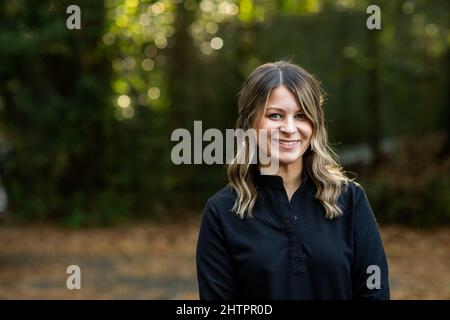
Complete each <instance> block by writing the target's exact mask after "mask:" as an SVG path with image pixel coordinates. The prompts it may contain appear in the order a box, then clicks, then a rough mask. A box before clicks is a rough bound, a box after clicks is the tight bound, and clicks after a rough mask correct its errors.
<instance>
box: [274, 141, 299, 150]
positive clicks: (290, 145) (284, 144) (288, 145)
mask: <svg viewBox="0 0 450 320" xmlns="http://www.w3.org/2000/svg"><path fill="white" fill-rule="evenodd" d="M275 142H277V143H278V145H279V146H280V148H282V149H286V150H292V149H295V148H296V147H297V146H298V145H299V144H300V140H284V139H279V140H276V141H275Z"/></svg>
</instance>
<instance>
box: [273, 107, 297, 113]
mask: <svg viewBox="0 0 450 320" xmlns="http://www.w3.org/2000/svg"><path fill="white" fill-rule="evenodd" d="M269 110H276V111H281V112H286V110H284V109H281V108H277V107H268V108H267V111H269ZM295 112H296V113H303V109H301V108H300V109H298V110H297V111H295Z"/></svg>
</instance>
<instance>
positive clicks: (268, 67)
mask: <svg viewBox="0 0 450 320" xmlns="http://www.w3.org/2000/svg"><path fill="white" fill-rule="evenodd" d="M279 86H285V87H286V88H287V89H288V90H289V91H291V92H292V93H293V94H294V96H295V97H296V99H297V102H298V103H299V105H300V106H301V107H302V109H303V112H304V113H305V114H306V116H307V118H308V119H309V121H310V122H311V123H312V126H313V132H312V136H311V142H310V143H311V144H310V147H309V148H308V150H307V151H306V152H305V153H304V154H303V168H304V169H306V172H307V173H308V175H309V177H310V178H311V179H312V180H313V182H314V184H315V186H316V190H317V191H316V194H315V197H316V199H318V200H319V201H320V202H321V203H322V206H323V207H324V209H325V212H326V214H325V216H326V218H329V219H333V218H336V217H338V216H340V215H341V214H342V209H341V208H340V207H339V205H338V203H337V202H338V197H339V195H340V193H341V189H342V187H343V186H346V185H347V183H348V180H349V179H348V178H347V177H346V176H345V174H344V171H343V169H342V167H341V166H339V164H338V163H337V162H336V161H335V160H334V159H333V156H332V155H335V153H334V152H333V150H332V149H331V148H330V146H329V145H328V137H327V130H326V127H325V119H324V112H323V100H324V99H323V91H322V89H321V87H320V83H319V81H318V80H316V79H315V78H314V76H312V75H311V74H309V73H308V72H307V71H305V70H304V69H303V68H301V67H299V66H297V65H295V64H292V63H289V62H286V61H278V62H275V63H266V64H263V65H261V66H259V67H258V68H256V69H255V70H254V71H253V72H252V73H251V74H250V75H249V77H248V78H247V79H246V81H245V83H244V85H243V87H242V90H241V91H240V92H239V100H238V108H239V114H238V118H237V121H236V129H243V130H247V129H256V128H257V127H258V126H259V124H260V122H261V120H262V118H263V117H264V114H265V112H266V107H267V101H268V99H269V95H270V93H271V91H272V90H273V89H275V88H277V87H279ZM247 146H248V145H247ZM246 151H247V152H250V153H251V151H250V150H246ZM237 158H238V155H236V156H235V157H234V159H233V160H232V161H231V163H230V164H229V165H228V167H227V177H228V182H229V185H231V186H232V187H233V189H234V190H235V191H236V193H237V198H236V202H235V203H234V206H233V209H232V211H234V212H235V213H236V214H237V215H238V216H239V217H240V218H244V217H245V215H246V213H247V216H248V217H252V211H253V207H254V205H255V202H256V198H257V190H256V186H255V182H254V176H255V174H256V167H255V166H256V165H255V164H251V163H250V161H247V162H245V163H244V164H242V162H241V161H237Z"/></svg>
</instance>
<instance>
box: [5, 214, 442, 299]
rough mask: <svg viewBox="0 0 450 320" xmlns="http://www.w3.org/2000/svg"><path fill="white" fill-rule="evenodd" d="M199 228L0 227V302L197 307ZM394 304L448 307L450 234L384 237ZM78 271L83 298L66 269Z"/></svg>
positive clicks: (388, 233) (398, 230)
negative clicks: (181, 302)
mask: <svg viewBox="0 0 450 320" xmlns="http://www.w3.org/2000/svg"><path fill="white" fill-rule="evenodd" d="M198 227H199V220H198V218H197V219H194V220H192V221H188V222H185V223H183V224H180V225H155V224H150V223H143V224H141V225H137V226H136V225H135V226H123V227H116V228H109V229H108V228H106V229H85V230H76V231H74V230H66V229H62V228H58V227H54V226H48V225H33V226H26V227H20V228H19V227H12V226H0V243H1V245H0V299H198V292H197V283H196V278H195V244H196V240H197V233H198ZM381 231H382V236H383V241H384V245H385V249H386V252H387V255H388V260H389V267H390V284H391V297H392V299H450V269H449V265H450V250H449V244H450V228H449V227H446V228H440V229H435V230H413V229H408V228H404V227H398V226H388V227H383V228H382V229H381ZM69 265H78V266H80V268H81V290H68V289H67V288H66V279H67V277H68V276H69V275H68V274H66V268H67V267H68V266H69Z"/></svg>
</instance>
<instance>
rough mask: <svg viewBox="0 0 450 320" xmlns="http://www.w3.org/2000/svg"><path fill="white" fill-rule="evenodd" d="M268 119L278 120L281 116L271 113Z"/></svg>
mask: <svg viewBox="0 0 450 320" xmlns="http://www.w3.org/2000/svg"><path fill="white" fill-rule="evenodd" d="M269 118H270V119H280V118H281V114H279V113H272V114H269Z"/></svg>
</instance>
